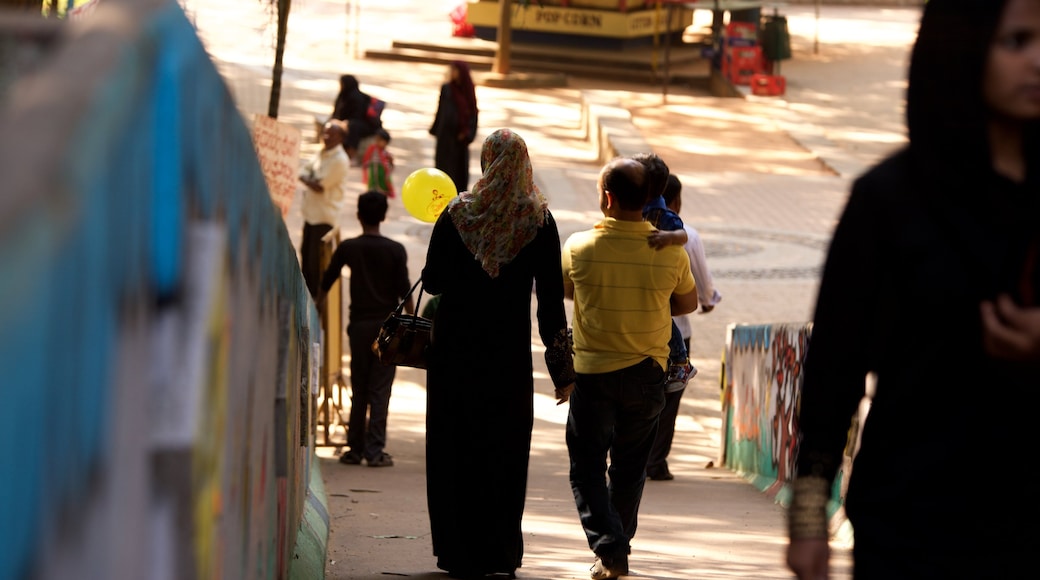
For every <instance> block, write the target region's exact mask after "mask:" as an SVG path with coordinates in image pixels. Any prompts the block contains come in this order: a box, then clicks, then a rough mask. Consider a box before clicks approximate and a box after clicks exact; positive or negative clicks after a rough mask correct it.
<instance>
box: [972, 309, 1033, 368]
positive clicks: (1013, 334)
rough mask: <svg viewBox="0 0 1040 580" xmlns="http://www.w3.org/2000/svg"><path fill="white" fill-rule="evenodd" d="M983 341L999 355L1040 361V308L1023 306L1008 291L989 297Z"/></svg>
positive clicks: (983, 328) (1009, 358)
mask: <svg viewBox="0 0 1040 580" xmlns="http://www.w3.org/2000/svg"><path fill="white" fill-rule="evenodd" d="M980 310H981V312H982V345H983V347H984V348H985V349H986V352H987V353H988V354H989V355H990V356H993V357H995V358H999V359H1004V360H1011V361H1019V362H1034V363H1035V362H1040V308H1029V307H1022V306H1019V305H1017V304H1015V301H1014V300H1012V299H1011V297H1010V296H1008V295H1007V294H1001V295H1000V296H998V297H997V299H996V300H995V301H988V300H987V301H985V302H983V303H982V305H981V307H980Z"/></svg>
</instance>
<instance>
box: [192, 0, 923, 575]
mask: <svg viewBox="0 0 1040 580" xmlns="http://www.w3.org/2000/svg"><path fill="white" fill-rule="evenodd" d="M265 4H266V3H262V4H261V3H252V4H250V3H245V4H243V3H241V2H234V1H233V0H207V1H203V0H182V5H184V6H185V7H186V13H187V14H188V15H189V18H191V19H193V21H194V22H195V23H196V25H197V27H198V28H199V31H200V37H201V38H202V39H203V41H204V43H205V45H206V47H207V49H208V50H209V51H210V53H211V54H212V55H213V56H214V59H215V61H216V63H217V65H218V67H219V68H220V70H221V72H222V73H223V74H224V76H225V78H227V80H228V84H229V86H230V88H231V90H232V92H233V94H234V95H235V97H236V99H237V101H238V103H239V105H240V108H241V109H242V111H243V112H244V113H247V114H249V113H264V112H266V110H267V97H268V87H269V85H270V66H271V63H272V62H273V56H272V55H273V48H272V47H273V45H274V43H273V36H274V32H273V31H274V24H273V23H274V19H273V18H272V17H271V16H269V15H268V14H265V13H264V9H263V5H265ZM455 4H456V2H455V1H454V0H451V1H449V0H436V1H433V0H430V1H422V0H382V1H380V2H378V3H377V2H359V0H354V1H353V2H351V3H350V4H348V5H347V6H344V5H343V4H342V3H337V2H333V1H332V0H305V1H299V0H298V1H297V2H295V3H294V5H293V12H292V14H291V16H290V20H289V29H290V33H289V39H288V47H287V52H286V55H285V67H286V70H285V77H284V81H283V91H282V100H281V108H280V116H279V118H280V120H282V121H284V122H288V123H291V124H292V125H294V126H296V127H298V128H299V129H300V130H301V131H303V134H304V137H305V147H304V151H303V154H302V155H303V157H309V156H310V155H311V154H312V153H313V152H314V151H315V150H316V149H317V145H316V144H315V143H313V142H312V138H313V136H314V134H313V118H314V117H316V116H317V117H324V116H326V115H328V114H329V112H330V111H331V103H332V100H333V97H334V96H335V93H336V90H337V88H338V87H337V79H338V75H340V74H343V73H351V74H354V75H356V76H357V77H358V79H359V80H360V82H361V86H362V89H363V90H365V91H367V92H369V93H371V94H373V95H375V96H378V97H380V98H382V99H384V100H386V101H387V103H388V106H387V109H386V111H385V113H384V118H385V125H386V127H387V128H388V130H389V131H390V132H391V134H392V136H393V141H392V143H391V145H390V149H391V151H392V152H393V153H394V155H395V157H396V160H397V169H396V171H395V174H394V178H395V182H396V183H397V185H398V186H399V185H400V183H401V182H402V181H403V180H404V177H406V176H407V175H408V174H409V173H411V172H412V171H413V170H415V169H418V168H420V167H427V166H430V165H432V159H433V140H432V138H431V137H429V135H428V134H427V129H428V127H429V124H430V123H431V121H432V118H433V113H434V109H435V107H436V104H437V94H438V87H439V85H440V83H441V82H443V79H444V75H445V72H446V71H445V70H444V68H443V67H441V66H436V65H425V64H417V63H396V62H388V61H367V60H365V59H363V58H359V57H361V56H363V54H364V49H365V48H366V47H381V48H385V47H388V46H389V44H390V42H391V41H392V40H393V39H394V38H423V37H443V36H449V35H450V31H451V25H450V22H449V21H448V18H447V14H448V13H449V12H450V11H451V9H452V8H453V7H454V5H455ZM782 13H784V14H786V15H787V16H788V20H789V26H790V30H791V33H792V41H793V42H792V44H793V50H794V58H793V59H792V60H789V61H785V62H784V63H783V65H782V71H781V72H783V74H784V75H785V76H786V77H787V81H788V91H787V94H786V96H785V97H783V98H765V97H748V98H747V99H721V98H714V97H711V96H708V95H705V94H702V93H697V92H694V91H691V90H689V89H684V88H683V87H676V86H672V87H669V89H668V94H667V98H666V99H665V98H664V97H663V96H662V90H661V87H654V86H643V85H631V86H626V85H619V84H616V83H613V84H605V83H598V82H595V81H594V80H589V79H571V83H570V86H568V87H567V88H558V89H523V90H511V89H504V88H491V87H486V86H481V87H478V92H477V99H478V105H479V107H480V114H481V117H480V135H479V136H478V141H477V143H478V144H479V142H480V137H481V136H483V135H486V134H488V133H490V132H491V131H493V130H494V129H497V128H499V127H504V126H508V127H511V128H513V129H514V130H516V131H517V132H518V133H519V134H521V135H522V136H523V137H524V138H525V139H526V141H527V143H528V146H529V149H530V151H531V154H532V158H533V161H534V167H535V174H536V178H537V181H538V184H539V186H540V187H541V188H542V191H543V192H544V193H545V194H546V196H547V197H548V198H549V200H550V207H551V208H552V210H553V213H554V215H555V217H556V219H557V221H558V223H559V225H560V230H561V235H562V236H563V237H566V236H567V235H569V234H570V233H572V232H574V231H579V230H582V229H586V228H588V227H589V226H590V224H592V223H593V222H594V221H596V220H597V219H598V218H599V217H600V216H599V212H598V210H597V205H596V192H595V178H596V175H597V174H598V170H599V168H600V162H599V159H600V155H601V153H600V151H599V150H598V149H597V148H596V147H595V146H594V144H593V143H592V141H591V140H590V128H589V127H588V126H587V123H586V121H585V117H584V116H583V113H582V106H581V103H582V102H583V99H585V100H590V101H592V102H595V103H599V104H602V105H605V106H611V107H615V108H616V109H617V110H620V111H622V117H625V118H626V119H625V120H624V121H625V122H624V123H622V125H623V126H624V129H623V130H624V131H626V132H628V133H627V135H624V137H627V138H628V139H629V140H630V141H631V142H635V143H646V144H647V146H648V147H649V148H651V149H652V150H653V151H655V152H657V153H658V154H660V155H661V156H662V157H663V158H664V159H665V160H666V161H667V162H668V163H669V165H670V166H671V168H672V170H673V171H674V172H675V173H677V174H678V175H679V177H680V179H681V180H682V182H683V184H684V203H683V212H682V214H683V216H682V217H683V218H684V220H686V221H687V222H688V223H690V224H692V225H693V226H695V227H697V228H698V230H699V231H700V232H701V234H702V236H703V238H704V242H705V247H706V250H707V253H708V258H709V264H710V266H711V268H712V271H713V274H714V276H715V282H716V285H717V286H718V288H719V290H720V292H721V293H722V294H723V297H724V298H723V301H722V302H721V304H720V305H719V306H718V307H717V308H716V309H715V311H714V312H712V313H711V314H709V315H695V316H694V336H693V339H692V343H693V358H694V362H695V364H696V365H697V367H698V368H699V369H700V374H698V376H697V377H696V378H695V379H694V380H693V382H692V383H691V385H692V387H691V388H689V389H687V392H686V394H685V396H684V398H683V407H682V409H681V411H680V418H679V421H678V423H677V428H676V440H675V444H674V446H673V450H672V454H671V456H670V462H669V463H670V466H671V469H672V471H673V472H674V473H675V475H676V480H674V481H671V482H649V483H648V486H647V489H646V493H645V497H644V503H643V507H642V509H641V512H640V529H639V533H638V535H637V537H636V538H635V540H634V542H633V554H632V557H631V566H632V570H633V574H638V575H639V577H648V578H660V579H688V578H789V577H790V574H789V573H788V572H787V571H786V568H785V567H784V565H783V550H784V546H785V542H786V540H785V531H784V519H783V510H782V508H780V507H779V506H777V505H775V504H774V503H773V502H772V501H771V500H770V499H769V498H767V497H766V496H764V495H763V494H761V493H759V492H758V491H757V490H755V489H754V488H753V487H752V486H751V485H749V484H747V483H745V482H744V480H743V479H741V478H740V477H738V476H736V475H735V474H733V473H732V472H730V471H728V470H726V469H723V468H719V466H718V453H719V446H720V443H721V433H720V428H721V420H720V412H719V411H720V405H719V372H720V355H721V353H722V349H723V346H724V341H725V329H726V326H727V325H728V324H730V323H771V322H802V321H806V320H809V318H810V317H811V311H812V306H813V302H814V299H815V293H816V287H817V283H818V276H819V268H820V265H821V263H822V260H823V257H824V253H825V251H826V246H827V241H828V239H829V234H830V232H831V230H832V228H833V226H834V224H835V220H836V217H837V216H838V214H839V212H840V211H841V208H842V205H843V203H844V200H845V195H846V193H847V191H848V187H849V184H850V181H851V179H852V178H853V177H855V176H856V175H857V174H858V173H860V172H861V171H863V170H864V169H865V168H867V167H868V166H869V165H870V164H872V163H873V162H875V161H877V160H878V159H879V158H880V157H881V156H882V155H884V154H885V153H886V152H888V151H891V150H892V149H893V148H895V147H897V146H899V144H901V143H902V142H903V140H904V136H903V135H904V132H903V122H902V104H901V103H902V91H903V90H904V86H905V85H904V83H903V79H904V77H905V63H906V58H907V55H908V48H909V46H910V44H911V43H912V40H913V35H914V33H915V32H916V26H917V18H918V15H919V11H918V10H916V9H878V8H852V7H828V6H824V7H823V8H822V11H821V16H822V21H821V22H820V23H819V26H818V27H817V23H816V22H815V19H814V15H813V9H812V8H811V7H795V6H792V7H787V8H782ZM698 14H700V13H698ZM358 16H359V17H358ZM817 30H819V37H818V38H817V37H816V34H817ZM817 42H818V46H819V50H818V52H816V51H815V50H814V46H816V45H817ZM629 115H630V119H628V118H627V117H628V116H629ZM478 150H479V146H478V145H474V147H473V149H472V154H473V155H474V158H476V156H477V154H478ZM477 168H478V164H477V163H476V162H474V163H473V170H474V171H476V170H477ZM359 173H360V172H359ZM475 179H476V174H474V175H473V177H472V180H475ZM472 180H471V182H472ZM361 185H362V184H361V176H360V174H359V175H358V176H357V181H356V185H355V187H353V188H352V197H351V199H350V200H349V201H348V204H347V209H346V210H345V211H344V214H343V216H342V221H341V226H342V229H343V232H344V235H345V236H352V235H356V234H357V233H359V232H360V228H359V227H358V225H357V222H356V219H355V218H354V211H355V210H354V208H355V207H356V206H355V205H354V198H353V196H356V194H358V193H360V192H361V191H362V188H361ZM300 225H301V220H300V217H299V210H298V208H297V207H294V208H293V209H292V210H291V211H290V215H289V217H288V218H287V227H288V228H289V232H290V234H291V236H292V237H293V239H294V241H297V243H298V239H299V235H300V234H299V230H300ZM431 228H432V226H431V225H430V224H425V223H422V222H419V221H417V220H415V219H414V218H412V217H411V216H410V215H408V214H407V212H405V211H404V209H403V207H402V206H401V205H400V201H399V200H398V201H396V202H394V203H392V205H391V211H390V215H389V217H388V221H387V223H386V224H384V227H383V231H384V233H385V234H387V235H389V236H391V237H393V238H395V239H397V240H399V241H401V242H402V243H404V244H405V246H406V248H407V250H408V252H409V266H410V271H411V273H412V276H413V277H417V276H418V275H419V273H420V271H421V269H422V264H423V261H424V259H425V245H426V241H427V239H428V236H429V233H430V230H431ZM344 274H348V273H347V272H344ZM532 344H533V345H535V346H534V347H533V348H534V349H535V361H536V392H537V394H536V405H535V415H536V417H535V431H534V443H533V449H532V454H531V472H530V481H529V486H528V503H527V511H526V513H525V518H524V530H525V535H526V538H527V544H526V550H527V554H526V556H525V559H524V567H523V568H522V569H521V570H520V571H519V572H520V574H519V576H520V577H521V578H530V579H535V578H537V579H563V578H587V570H588V567H589V565H590V564H591V561H592V556H591V553H590V552H589V550H588V547H587V544H586V543H585V538H584V535H583V533H582V531H581V527H580V525H579V524H578V520H577V514H576V511H575V509H574V505H573V499H572V497H571V493H570V489H569V485H568V483H567V458H566V448H565V445H564V440H563V427H564V423H565V420H566V406H556V405H555V404H554V400H553V399H552V386H551V384H550V382H549V380H548V377H547V374H546V373H545V372H544V368H538V366H537V365H538V364H540V358H541V357H540V352H541V351H540V348H541V346H540V344H538V339H537V336H536V334H534V333H532ZM346 354H347V356H349V353H346ZM489 380H493V378H489ZM423 385H424V376H423V374H422V372H421V371H416V370H414V369H401V370H400V371H399V372H398V380H397V382H396V383H395V386H394V394H393V397H392V400H391V408H390V420H389V444H388V449H387V450H388V451H389V452H390V453H392V454H393V455H394V459H395V461H396V465H395V466H394V467H392V468H389V469H369V468H367V467H355V466H350V467H348V466H343V465H340V464H338V463H337V462H336V461H335V456H336V454H337V453H338V452H339V449H338V448H333V447H326V448H320V449H319V456H320V457H321V458H322V461H323V472H324V476H325V485H326V490H327V492H328V494H329V511H330V516H331V537H330V541H329V561H328V565H327V575H328V577H329V578H337V579H375V578H382V577H385V576H406V577H412V578H428V579H435V578H446V576H445V575H443V574H441V573H439V572H438V571H437V570H436V567H435V559H434V558H433V556H432V554H431V549H430V539H429V535H428V534H429V525H428V521H427V518H426V511H425V510H426V500H425V495H424V494H425V484H424V469H425V466H424V460H425V453H424V447H423V446H424V420H425V415H424V410H425V392H424V390H423ZM339 436H340V437H341V438H342V437H343V434H342V432H340V433H339ZM454 467H455V468H456V469H457V470H458V473H459V477H460V480H461V478H466V479H479V478H480V477H481V474H480V473H479V472H474V471H472V469H471V468H470V466H469V464H468V458H466V457H459V458H458V460H457V464H456V465H455V466H454ZM473 533H474V534H479V533H481V531H480V530H474V531H473ZM834 549H835V560H834V568H835V569H834V575H833V577H834V578H848V577H849V576H850V574H849V555H848V552H847V550H846V549H845V548H844V547H842V546H837V545H836V546H834Z"/></svg>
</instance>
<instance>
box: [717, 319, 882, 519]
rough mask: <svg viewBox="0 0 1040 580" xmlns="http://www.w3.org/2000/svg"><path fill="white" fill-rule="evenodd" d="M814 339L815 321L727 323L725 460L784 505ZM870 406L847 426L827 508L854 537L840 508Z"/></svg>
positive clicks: (723, 378)
mask: <svg viewBox="0 0 1040 580" xmlns="http://www.w3.org/2000/svg"><path fill="white" fill-rule="evenodd" d="M811 337H812V323H782V324H761V325H737V324H732V325H730V326H729V328H728V329H727V338H726V351H725V353H724V355H723V356H724V360H723V365H722V368H723V377H722V419H723V426H722V429H723V444H722V449H721V454H722V457H721V463H722V464H723V465H724V466H726V467H727V468H729V469H732V470H734V471H735V472H737V473H739V474H740V475H742V476H744V477H745V478H746V479H748V480H749V481H750V482H751V483H753V484H754V485H755V487H757V488H758V489H759V490H761V491H763V492H765V493H766V494H768V495H769V496H770V497H773V498H775V499H776V501H777V502H778V503H781V504H784V505H786V504H787V501H788V496H789V490H788V488H787V483H788V482H789V481H790V480H791V478H792V477H793V476H794V472H795V458H796V456H797V452H798V421H797V411H798V405H799V398H800V395H801V386H802V369H803V363H804V360H805V353H806V351H807V349H808V348H809V342H810V339H811ZM868 380H869V378H868ZM868 392H869V390H868ZM868 411H869V402H868V401H867V400H864V404H863V405H862V408H861V410H860V413H859V415H858V416H857V417H855V418H853V421H852V424H851V427H850V432H849V440H850V443H849V445H848V446H847V448H846V457H845V461H844V466H843V468H842V469H841V470H840V471H839V473H838V478H837V480H836V481H835V484H834V490H833V493H834V497H833V501H832V502H831V505H830V506H829V511H830V513H831V515H832V517H834V518H835V529H836V530H837V532H836V533H837V534H839V535H841V536H843V537H849V538H850V537H851V530H850V528H849V527H848V525H847V522H846V521H844V512H843V511H842V510H841V506H842V504H843V503H844V502H843V500H844V493H845V489H846V482H847V481H848V475H849V473H851V466H852V457H853V456H854V455H855V451H856V442H857V441H858V427H859V425H861V424H862V422H863V419H864V418H865V416H866V413H867V412H868Z"/></svg>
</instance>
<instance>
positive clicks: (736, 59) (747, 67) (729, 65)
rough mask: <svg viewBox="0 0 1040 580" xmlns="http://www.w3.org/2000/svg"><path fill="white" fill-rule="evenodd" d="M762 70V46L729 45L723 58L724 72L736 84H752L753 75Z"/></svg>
mask: <svg viewBox="0 0 1040 580" xmlns="http://www.w3.org/2000/svg"><path fill="white" fill-rule="evenodd" d="M761 72H762V47H760V46H728V47H726V53H725V55H724V58H723V59H722V74H723V75H724V76H725V77H726V78H728V79H729V80H730V82H731V83H733V84H735V85H749V84H751V76H752V75H755V74H759V73H761Z"/></svg>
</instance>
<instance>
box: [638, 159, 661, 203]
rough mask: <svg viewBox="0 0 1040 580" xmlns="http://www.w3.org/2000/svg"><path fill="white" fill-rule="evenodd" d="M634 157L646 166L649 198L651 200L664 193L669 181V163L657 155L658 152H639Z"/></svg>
mask: <svg viewBox="0 0 1040 580" xmlns="http://www.w3.org/2000/svg"><path fill="white" fill-rule="evenodd" d="M632 159H634V160H636V161H638V162H640V163H642V164H643V167H645V168H646V173H645V175H646V178H645V179H646V189H647V200H651V199H653V198H655V197H657V196H659V195H662V194H664V187H665V184H666V183H667V181H668V175H669V174H670V171H669V169H668V164H667V163H665V162H664V159H661V158H660V157H658V156H657V154H656V153H637V154H635V155H633V156H632Z"/></svg>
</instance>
